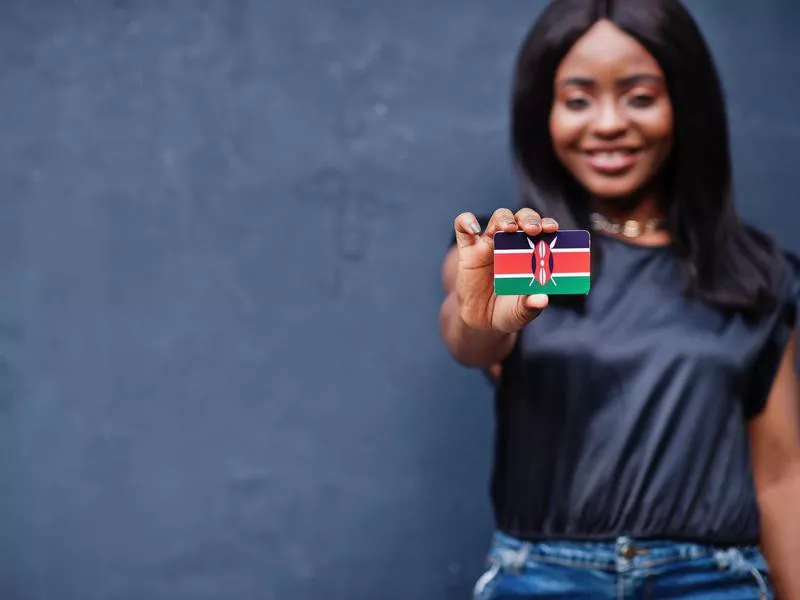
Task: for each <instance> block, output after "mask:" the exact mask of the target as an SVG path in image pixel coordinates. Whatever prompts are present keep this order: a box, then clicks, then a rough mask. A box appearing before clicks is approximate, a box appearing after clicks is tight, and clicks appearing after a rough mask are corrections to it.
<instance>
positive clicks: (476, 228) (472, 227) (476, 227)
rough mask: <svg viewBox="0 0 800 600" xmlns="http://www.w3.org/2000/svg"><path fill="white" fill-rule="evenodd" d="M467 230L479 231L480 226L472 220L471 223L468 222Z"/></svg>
mask: <svg viewBox="0 0 800 600" xmlns="http://www.w3.org/2000/svg"><path fill="white" fill-rule="evenodd" d="M469 230H470V231H471V232H472V233H480V232H481V226H480V225H478V224H477V223H476V222H475V221H473V222H472V223H470V224H469Z"/></svg>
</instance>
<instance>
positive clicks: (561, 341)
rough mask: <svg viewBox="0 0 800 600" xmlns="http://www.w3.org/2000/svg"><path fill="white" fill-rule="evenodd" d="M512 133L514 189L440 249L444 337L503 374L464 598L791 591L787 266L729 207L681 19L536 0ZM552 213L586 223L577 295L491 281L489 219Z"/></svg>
mask: <svg viewBox="0 0 800 600" xmlns="http://www.w3.org/2000/svg"><path fill="white" fill-rule="evenodd" d="M512 134H513V149H514V156H515V159H516V163H517V166H518V170H519V173H520V175H521V179H522V182H523V184H524V187H523V189H524V192H525V194H524V196H525V200H526V201H525V202H524V205H523V206H522V207H521V208H520V209H519V210H517V211H516V212H512V211H511V210H509V209H506V208H500V209H498V210H496V211H495V212H494V214H493V215H492V216H491V219H490V220H489V221H488V223H479V220H478V219H477V218H476V217H475V215H473V214H472V213H469V212H467V213H463V214H461V215H459V216H458V217H457V218H456V220H455V237H456V242H457V244H456V246H455V247H454V248H452V249H451V251H450V252H449V254H448V256H447V258H446V259H445V264H444V267H443V273H444V284H445V289H446V291H447V292H448V294H447V297H446V299H445V300H444V302H443V304H442V308H441V315H440V326H441V333H442V336H443V338H444V340H445V343H446V345H447V347H448V349H449V351H450V352H451V353H452V355H453V356H454V357H455V358H456V359H457V360H458V361H459V362H460V363H462V364H464V365H468V366H472V367H478V368H482V369H486V370H489V371H490V372H491V373H492V374H493V375H494V376H496V377H497V384H496V403H495V409H496V417H497V423H496V443H495V456H494V469H493V477H492V500H493V504H494V511H495V518H496V522H497V528H498V531H497V533H496V534H495V536H494V538H493V543H492V547H491V550H490V553H489V560H488V565H487V570H486V572H485V573H484V574H483V576H482V577H480V579H479V580H478V582H477V584H476V586H475V596H476V598H513V597H527V598H533V597H536V598H551V597H564V598H634V597H639V596H640V595H644V596H646V597H655V598H659V597H670V598H759V597H762V598H766V597H772V595H773V594H774V593H775V591H777V592H778V593H779V595H780V596H781V597H783V598H800V576H799V574H800V568H798V566H800V416H798V404H799V402H800V401H799V400H798V377H797V373H796V369H795V363H796V360H795V350H794V348H795V337H794V335H795V334H794V320H795V315H794V312H795V304H796V294H797V289H796V285H797V282H796V281H795V276H793V275H792V270H791V268H790V266H789V265H788V263H787V261H786V260H785V258H784V256H783V255H782V254H781V252H779V250H778V249H777V248H776V247H775V245H774V244H773V243H772V241H771V240H769V239H768V238H767V237H766V236H764V235H762V234H759V233H758V232H756V231H754V230H752V229H750V228H747V227H745V226H744V225H743V224H742V223H741V222H740V220H739V218H738V216H737V214H736V212H735V208H734V203H733V200H732V198H731V173H730V166H729V162H730V159H729V148H728V134H727V123H726V117H725V107H724V101H723V94H722V91H721V86H720V83H719V81H718V78H717V74H716V71H715V68H714V65H713V63H712V59H711V57H710V55H709V52H708V49H707V47H706V45H705V43H704V41H703V39H702V37H701V34H700V33H699V31H698V30H697V28H696V25H695V23H694V22H693V21H692V19H691V17H690V16H689V14H688V13H687V12H686V11H685V10H684V9H683V8H682V6H681V5H680V4H679V3H678V2H677V0H616V1H614V2H610V1H606V2H602V1H598V0H557V1H555V2H552V3H551V4H550V5H549V6H548V7H547V8H546V9H545V10H544V12H543V13H542V15H541V16H540V18H539V20H538V22H537V23H536V24H535V26H534V27H533V29H532V30H531V32H530V34H529V36H528V37H527V39H526V41H525V43H524V45H523V47H522V49H521V53H520V55H519V60H518V65H517V71H516V79H515V86H514V95H513V108H512ZM540 215H543V216H544V217H546V218H542V217H541V216H540ZM559 227H560V228H561V229H573V228H581V229H589V228H591V229H592V232H593V233H592V260H593V267H592V269H593V272H592V288H591V291H590V293H589V294H588V296H586V297H579V298H576V297H572V298H570V297H553V298H552V299H548V297H547V296H542V295H531V296H519V297H517V296H499V297H498V296H495V295H494V293H493V273H492V259H493V246H492V240H493V235H494V234H495V233H496V232H498V231H506V232H513V231H520V230H521V231H524V232H525V233H526V234H528V235H529V236H534V235H537V234H539V233H540V232H542V231H544V232H554V231H557V230H558V229H559ZM768 565H769V567H768Z"/></svg>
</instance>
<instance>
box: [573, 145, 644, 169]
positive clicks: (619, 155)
mask: <svg viewBox="0 0 800 600" xmlns="http://www.w3.org/2000/svg"><path fill="white" fill-rule="evenodd" d="M582 154H583V156H584V157H585V159H586V161H587V162H588V163H589V166H590V167H591V168H592V169H594V170H595V171H597V172H599V173H602V174H605V175H616V174H620V173H624V172H625V171H627V170H628V169H630V168H631V167H632V166H633V165H634V164H636V161H637V160H638V159H639V156H640V154H641V150H640V149H638V148H613V149H605V148H604V149H590V150H584V151H583V153H582Z"/></svg>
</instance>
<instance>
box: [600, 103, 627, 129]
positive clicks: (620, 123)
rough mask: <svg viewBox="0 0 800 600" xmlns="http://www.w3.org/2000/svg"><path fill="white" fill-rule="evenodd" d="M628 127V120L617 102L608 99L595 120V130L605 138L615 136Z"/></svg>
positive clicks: (601, 106)
mask: <svg viewBox="0 0 800 600" xmlns="http://www.w3.org/2000/svg"><path fill="white" fill-rule="evenodd" d="M627 128H628V120H627V118H626V116H625V114H624V113H623V112H622V111H620V109H619V107H618V106H617V105H616V103H615V102H612V101H606V102H603V103H602V104H601V105H600V112H599V114H598V115H597V119H596V120H595V122H594V132H595V133H596V134H597V135H598V136H600V137H603V138H614V137H617V136H619V135H621V134H623V133H625V130H626V129H627Z"/></svg>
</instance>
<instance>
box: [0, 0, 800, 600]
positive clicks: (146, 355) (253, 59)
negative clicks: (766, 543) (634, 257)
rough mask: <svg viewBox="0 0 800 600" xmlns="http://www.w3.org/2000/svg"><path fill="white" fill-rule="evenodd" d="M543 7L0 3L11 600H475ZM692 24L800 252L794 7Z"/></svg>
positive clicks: (782, 224) (3, 496) (4, 468)
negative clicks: (476, 267)
mask: <svg viewBox="0 0 800 600" xmlns="http://www.w3.org/2000/svg"><path fill="white" fill-rule="evenodd" d="M541 5H542V3H541V2H531V1H517V0H503V1H502V2H489V1H486V0H469V1H463V0H459V1H458V2H455V1H453V2H438V3H431V2H428V1H421V0H407V1H405V2H396V1H385V0H373V1H372V2H361V1H358V2H357V1H355V0H348V1H335V2H333V1H330V0H292V1H291V2H290V1H288V0H286V1H283V2H276V1H272V2H270V1H257V0H250V1H233V0H228V1H218V2H195V1H191V2H190V1H186V2H133V1H123V0H120V1H117V2H115V3H110V2H103V3H100V2H95V3H91V2H83V3H79V2H63V1H55V0H53V1H51V2H44V1H38V2H37V1H33V2H22V1H19V2H11V1H5V2H3V3H2V4H0V68H1V70H0V136H2V137H0V153H1V154H0V202H2V209H1V210H0V597H2V598H3V599H4V600H51V599H53V598H58V599H59V600H99V599H103V600H157V599H158V600H160V599H165V600H166V599H169V600H182V599H187V600H189V599H191V600H204V599H215V600H217V599H221V600H249V599H256V598H258V599H277V600H283V599H289V598H291V599H292V600H306V599H308V600H310V599H312V598H320V597H325V598H329V599H331V600H333V599H342V600H344V599H351V598H364V599H372V598H381V599H382V600H392V599H398V600H399V599H405V598H415V599H417V600H425V599H431V600H433V599H442V598H452V599H456V598H464V597H467V595H468V593H469V590H470V588H471V586H472V582H473V581H474V579H475V577H476V576H477V575H478V571H479V569H480V568H481V565H482V562H483V553H484V551H485V549H486V544H487V542H488V535H489V532H490V528H491V520H490V515H489V509H488V502H487V482H488V474H489V472H488V469H489V452H490V450H491V411H490V404H489V402H490V390H489V388H488V387H487V386H486V385H485V383H484V381H483V379H482V378H481V376H480V375H478V374H476V373H473V372H468V371H466V370H464V369H461V368H459V367H457V366H456V365H455V364H454V363H453V362H452V361H451V360H450V359H449V358H448V356H447V354H446V353H445V351H444V349H443V347H442V345H441V343H440V341H439V338H438V332H437V322H436V317H437V311H438V303H439V301H440V288H439V266H440V260H441V257H442V254H443V251H444V248H445V246H446V244H447V239H448V236H449V228H450V223H451V220H452V218H453V217H454V216H455V214H456V213H457V212H459V211H461V210H464V209H473V210H476V211H484V210H489V209H491V208H494V207H496V206H499V205H503V204H507V203H509V202H510V198H511V193H512V185H511V182H510V180H509V175H508V173H509V169H508V165H507V156H506V150H505V149H506V132H505V123H506V113H505V107H506V100H507V90H508V81H509V77H510V69H511V61H512V58H513V55H514V53H515V51H516V47H517V44H518V43H519V41H520V38H521V36H522V34H523V32H524V31H525V29H526V28H527V25H528V22H529V21H530V19H531V18H532V17H533V16H534V15H535V14H536V13H537V12H538V10H539V9H540V7H541ZM758 5H759V8H758V9H757V10H756V9H753V8H752V7H750V6H749V5H748V4H747V3H744V2H731V1H730V0H714V1H711V0H709V1H705V2H700V1H696V2H693V3H692V6H693V8H694V9H695V12H696V14H697V16H698V18H699V19H700V21H701V24H702V25H703V26H704V28H705V30H706V32H707V34H708V37H709V39H710V41H711V43H712V45H713V47H714V51H715V53H716V54H717V56H718V58H719V62H720V65H721V69H722V71H723V75H724V77H725V81H726V85H727V88H728V90H729V92H730V102H731V104H730V112H731V120H732V128H733V132H734V136H733V137H734V143H735V158H736V167H737V169H738V172H737V183H738V186H739V192H740V196H739V197H740V205H741V208H742V210H743V212H744V213H745V214H746V215H747V216H748V217H749V218H751V219H753V220H755V221H756V222H757V223H758V224H760V225H762V226H764V227H766V228H767V229H768V230H769V231H770V232H772V233H774V234H776V235H777V236H778V237H779V238H780V239H781V241H782V242H783V243H785V244H786V245H787V246H789V247H793V249H794V250H800V243H799V242H798V241H797V238H796V237H795V236H794V235H793V234H794V228H795V227H796V226H797V224H798V220H799V218H800V209H798V206H797V203H796V200H795V195H796V188H797V185H798V171H797V165H798V164H800V149H799V148H800V144H798V142H799V141H800V118H798V114H797V111H796V98H797V97H798V95H799V94H800V84H798V82H797V79H796V78H795V77H793V74H794V73H795V72H796V57H797V56H798V55H800V38H798V37H797V36H796V35H795V30H796V28H797V26H798V25H800V7H798V5H797V4H796V3H794V2H793V0H786V1H779V0H774V1H769V0H762V1H761V2H759V3H758Z"/></svg>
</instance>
